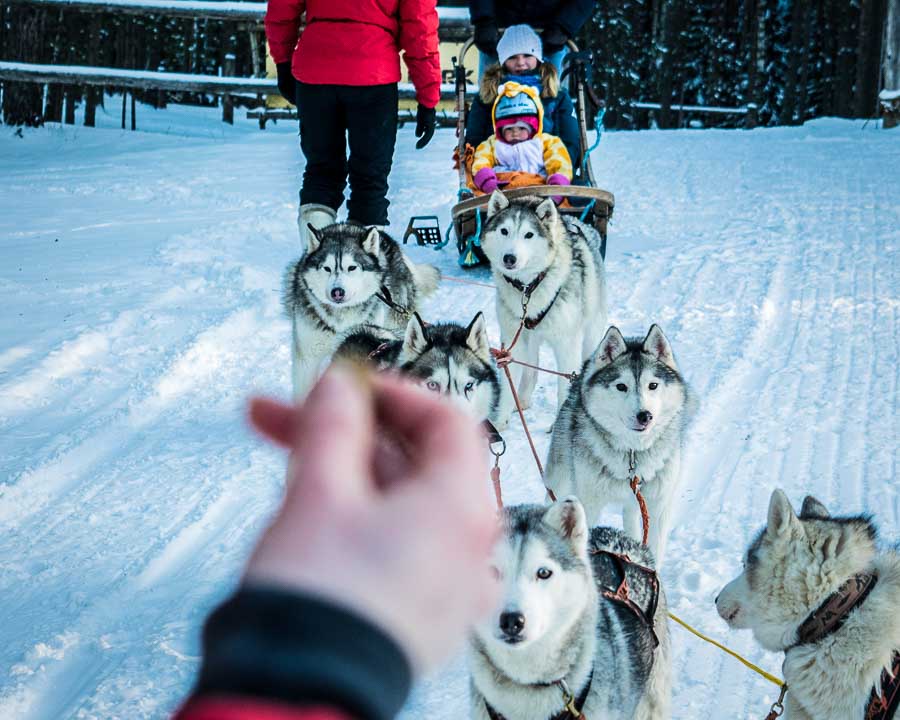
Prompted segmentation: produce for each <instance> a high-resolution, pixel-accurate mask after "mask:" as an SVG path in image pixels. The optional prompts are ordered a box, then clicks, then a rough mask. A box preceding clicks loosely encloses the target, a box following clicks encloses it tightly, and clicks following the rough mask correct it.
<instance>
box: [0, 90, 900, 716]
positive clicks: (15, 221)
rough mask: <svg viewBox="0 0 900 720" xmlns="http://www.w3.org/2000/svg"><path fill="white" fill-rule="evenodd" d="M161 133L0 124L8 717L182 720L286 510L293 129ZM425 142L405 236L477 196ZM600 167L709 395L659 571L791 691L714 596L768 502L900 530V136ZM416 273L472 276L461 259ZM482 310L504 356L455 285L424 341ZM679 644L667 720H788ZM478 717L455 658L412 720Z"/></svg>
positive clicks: (684, 143)
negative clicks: (282, 297) (256, 549)
mask: <svg viewBox="0 0 900 720" xmlns="http://www.w3.org/2000/svg"><path fill="white" fill-rule="evenodd" d="M109 107H111V108H114V107H115V104H114V103H110V105H109ZM140 112H141V113H142V117H141V121H140V123H139V125H140V126H141V127H142V128H144V129H145V131H144V132H137V133H125V132H120V131H119V130H117V129H115V126H116V124H117V121H118V117H116V114H115V111H113V114H112V116H108V117H107V116H104V117H102V118H98V124H99V125H101V127H100V128H98V129H96V130H91V129H86V128H79V127H59V126H55V127H54V126H51V127H47V128H44V129H42V130H37V131H27V132H25V133H24V135H23V136H21V137H19V136H17V135H16V134H15V133H14V132H13V131H12V129H10V128H6V127H0V306H2V308H3V312H2V314H0V618H3V622H2V623H0V718H22V719H23V720H37V719H42V720H57V719H63V718H126V717H128V718H165V717H166V716H167V714H168V713H170V712H171V711H172V710H173V709H174V708H175V707H176V705H177V703H178V702H179V699H180V698H182V697H183V696H184V694H185V693H186V692H187V691H188V689H189V687H190V684H191V680H192V677H193V675H194V673H195V671H196V669H197V663H198V648H199V629H200V625H201V623H202V620H203V617H204V615H205V614H206V613H207V612H208V610H209V609H210V608H211V607H212V606H213V605H214V604H216V603H217V602H219V601H220V600H221V599H222V598H224V597H225V596H226V595H227V594H228V593H229V592H230V591H231V590H232V589H233V587H234V585H235V582H236V581H237V579H238V577H239V574H240V571H241V567H242V562H243V559H244V557H245V556H246V554H247V551H248V548H249V547H250V545H251V544H252V542H253V540H254V538H255V536H256V534H257V533H258V532H259V530H260V528H261V527H262V525H263V523H264V522H265V520H266V518H267V516H268V514H269V513H270V512H271V510H272V508H273V506H274V504H275V503H276V502H277V499H278V497H279V492H280V488H281V482H282V475H283V470H284V457H283V456H282V455H281V453H279V452H277V451H275V450H272V449H270V448H268V447H266V446H264V445H263V444H262V443H261V442H260V441H259V440H257V439H256V438H255V437H254V436H253V435H252V434H251V433H250V432H249V431H248V429H247V427H246V425H245V423H244V420H243V413H244V407H245V400H246V398H247V396H248V395H249V394H250V393H252V392H266V393H272V394H276V395H280V396H287V395H288V393H289V385H290V379H289V363H290V358H289V353H288V339H289V335H290V332H289V326H288V323H287V321H286V320H285V319H284V318H283V317H282V313H281V309H280V305H279V286H280V277H281V272H282V269H283V267H284V265H285V264H286V263H287V261H288V260H290V259H291V258H292V257H293V255H294V253H295V247H296V238H295V233H296V229H295V228H296V226H295V220H294V218H295V212H296V200H297V189H298V178H299V171H300V163H301V160H300V154H299V150H298V149H296V144H297V141H296V128H295V127H294V126H292V125H290V124H288V125H285V124H279V125H277V126H275V127H272V128H271V129H270V130H267V131H265V132H259V131H258V130H256V129H255V126H254V125H252V124H249V123H238V125H237V126H235V127H234V128H230V127H225V126H223V125H222V124H221V123H220V122H218V120H217V118H216V114H217V113H216V111H211V112H210V111H202V110H197V109H184V108H178V107H175V106H173V107H171V108H170V109H169V110H166V111H158V112H154V111H151V110H149V109H141V111H140ZM104 124H105V126H106V129H103V127H102V126H103V125H104ZM413 144H414V138H413V135H412V129H411V128H410V127H407V128H404V129H403V130H401V132H400V136H399V138H398V153H397V156H396V159H395V164H394V171H393V174H392V177H391V188H392V189H391V200H392V206H391V212H392V218H393V225H392V228H391V229H392V231H393V232H394V234H395V235H396V234H399V233H400V232H401V231H402V229H403V227H404V226H405V223H406V220H407V219H408V216H409V215H410V214H438V215H440V216H441V218H442V221H443V222H446V221H447V219H448V218H449V208H450V206H451V205H452V203H453V202H454V200H455V197H456V187H455V173H454V172H453V171H452V170H451V168H450V161H449V155H450V152H451V150H452V147H453V144H454V136H453V134H452V132H449V131H440V130H439V131H438V133H437V135H436V137H435V140H434V141H433V142H432V143H431V145H429V146H428V147H427V148H426V149H425V150H423V151H419V152H417V151H414V150H413V149H412V148H413ZM594 163H595V168H596V170H597V175H598V177H599V178H600V179H601V185H602V186H603V187H605V188H606V189H608V190H610V191H612V192H614V193H615V195H616V200H617V207H616V212H615V217H614V221H613V223H612V225H611V227H610V246H609V248H610V250H609V256H608V262H607V272H608V278H609V287H610V298H609V305H610V320H611V322H614V323H615V324H617V325H618V326H619V327H620V328H622V329H623V331H624V332H626V334H643V333H644V332H645V331H646V329H647V327H648V326H649V324H650V323H651V322H658V323H660V325H661V326H662V328H663V329H664V331H665V332H666V334H667V336H668V337H669V338H670V340H671V341H672V343H673V346H674V348H675V352H676V355H677V357H678V360H679V363H680V365H681V367H682V369H683V370H684V373H685V375H686V376H687V379H688V380H689V381H690V382H691V383H692V384H693V386H694V388H695V390H696V391H697V394H698V395H699V398H700V401H701V409H700V412H699V415H698V417H697V419H696V422H695V423H694V425H693V427H692V430H691V435H690V440H689V445H688V452H687V456H686V458H685V463H684V477H683V485H682V487H681V491H680V492H679V493H678V510H677V518H676V524H675V528H674V530H673V534H672V539H671V543H670V549H669V552H668V560H667V565H666V567H665V569H664V572H663V574H662V576H663V581H664V586H665V588H666V591H667V592H668V596H669V603H670V606H671V609H672V610H673V611H674V612H676V613H677V614H679V615H681V616H682V617H684V618H685V619H687V620H689V621H692V622H693V623H695V624H696V625H698V626H699V627H700V628H702V629H704V630H706V631H707V632H709V633H711V634H713V635H715V636H717V637H719V638H723V639H725V640H726V641H727V642H728V643H729V644H730V645H732V646H733V647H734V648H735V649H736V650H738V651H739V652H742V653H744V654H746V655H747V656H749V657H750V658H751V659H752V660H753V661H755V662H757V663H759V664H761V665H762V666H763V667H765V668H766V669H768V670H770V671H773V672H776V673H777V672H778V671H779V668H780V658H779V657H777V656H775V655H771V654H766V653H763V652H761V651H759V650H758V649H757V648H756V647H755V646H754V644H753V642H752V640H751V638H750V637H749V635H748V634H739V633H729V632H728V631H727V630H726V628H725V626H724V623H723V622H722V621H720V620H719V618H718V617H717V615H716V613H715V608H714V606H713V602H712V601H713V598H714V597H715V595H716V593H717V591H718V590H719V589H720V587H721V586H722V584H723V583H724V582H725V581H726V580H728V579H730V578H731V577H732V576H733V575H734V574H735V572H736V570H737V568H738V567H739V565H740V562H741V553H742V551H743V547H744V545H745V543H746V542H747V541H748V539H749V538H750V537H751V536H752V534H753V533H754V531H755V530H756V528H758V527H759V526H760V525H761V524H762V523H763V521H764V516H765V509H766V504H767V500H768V497H769V493H770V491H771V489H772V488H773V487H776V486H779V487H783V488H784V489H785V490H786V491H787V492H788V494H789V495H790V496H791V498H792V499H793V500H794V501H795V502H796V501H799V500H800V499H802V496H803V495H804V494H805V493H808V492H809V493H813V494H815V495H817V496H818V497H819V498H820V499H821V500H822V501H824V502H825V503H826V504H827V505H828V506H829V507H830V508H831V509H832V510H837V511H840V512H843V513H856V512H863V511H865V512H871V513H874V514H875V516H876V518H877V521H878V522H879V523H880V526H881V530H882V537H883V538H884V539H885V541H886V542H888V541H890V542H893V541H894V539H896V538H897V537H898V534H900V533H898V511H900V503H898V489H897V483H896V472H897V446H898V435H897V384H898V383H897V381H898V375H900V370H898V368H900V363H898V308H900V301H898V294H900V283H898V264H900V263H898V252H897V250H898V240H900V188H898V181H900V171H898V168H900V133H898V132H897V131H888V132H882V131H880V130H878V129H876V128H875V126H874V125H873V124H870V125H869V126H868V127H865V128H864V127H863V125H862V124H861V123H856V122H848V121H838V120H820V121H816V122H813V123H810V124H807V125H806V126H804V127H799V128H776V129H762V130H754V131H750V132H746V131H712V130H709V131H674V132H641V133H609V134H606V135H604V138H603V142H602V143H601V145H600V147H599V149H598V150H597V152H596V154H595V156H594ZM410 252H411V253H412V254H413V255H414V256H415V258H416V259H417V260H419V261H426V260H427V261H431V262H435V263H437V264H438V265H440V266H441V268H442V270H443V271H444V272H445V273H447V274H450V275H457V276H460V275H462V272H461V271H460V270H458V268H457V266H456V262H455V253H453V252H452V251H451V250H450V249H447V250H445V251H443V252H440V253H436V252H434V251H432V250H428V249H422V248H413V249H411V251H410ZM467 277H471V278H475V279H479V280H487V278H488V276H487V274H486V273H484V272H477V273H474V274H470V275H468V276H467ZM478 310H484V311H485V312H486V314H487V316H488V318H489V324H490V330H491V333H492V336H493V338H494V339H497V336H498V332H497V326H496V321H495V314H494V309H493V297H492V292H491V291H490V290H489V289H485V288H481V287H477V286H471V285H460V284H457V283H450V282H447V283H445V284H444V285H443V286H442V288H441V290H440V292H439V293H438V294H437V296H436V297H435V298H433V299H432V300H431V301H430V303H429V305H428V308H427V313H426V318H428V319H432V318H433V319H440V318H447V319H459V320H468V319H470V318H471V317H472V315H474V313H475V312H476V311H478ZM546 359H547V362H548V363H549V362H550V359H549V358H546ZM555 388H556V384H555V382H553V381H550V382H547V381H542V383H541V385H540V387H539V390H538V392H537V394H536V397H535V403H534V407H533V408H532V409H531V410H530V411H529V412H528V417H529V421H530V422H531V423H532V426H533V427H535V428H538V430H539V431H538V432H537V433H536V436H537V441H538V443H539V445H540V447H541V450H542V451H545V450H546V447H547V444H548V440H549V438H548V436H547V435H546V433H543V432H541V431H540V430H541V429H545V428H547V427H548V426H549V424H550V423H551V422H552V419H553V408H554V406H555V393H556V389H555ZM506 435H507V439H508V440H509V441H510V452H508V453H507V454H506V456H504V459H503V460H504V461H503V480H504V484H505V487H504V496H505V498H506V499H507V500H508V501H509V502H519V501H537V500H539V499H540V498H541V496H542V492H541V486H540V484H539V479H538V476H537V472H536V470H535V468H534V465H533V463H532V461H531V460H530V457H529V454H528V451H527V446H526V444H525V441H524V438H523V436H522V434H521V432H519V429H518V425H517V422H516V421H515V420H513V421H512V422H511V423H510V429H509V430H508V431H507V433H506ZM485 482H488V479H487V478H485ZM610 517H611V518H612V517H614V516H612V515H611V516H610ZM672 635H673V638H674V649H675V672H674V678H675V684H676V691H675V697H674V702H673V708H674V715H673V717H674V718H676V719H681V720H688V719H696V718H708V717H713V716H715V717H717V718H758V717H761V716H762V715H763V714H764V713H765V711H766V710H767V709H768V705H769V703H771V701H772V700H773V699H774V696H775V694H774V689H775V688H774V686H772V685H769V684H768V683H767V682H766V681H765V680H763V679H761V678H759V677H757V676H755V675H753V674H751V673H750V672H749V671H747V670H746V669H744V668H743V666H741V665H739V664H738V663H737V662H736V661H734V660H732V659H731V658H728V657H727V656H725V655H723V654H721V653H720V652H719V651H717V650H715V649H714V648H712V647H710V646H707V645H703V644H700V642H699V641H698V640H696V639H694V638H693V637H692V636H689V635H687V633H685V632H684V631H682V630H681V629H680V628H678V627H674V626H673V628H672ZM466 692H467V678H466V674H465V668H464V663H463V660H462V658H461V657H458V658H457V659H456V660H455V661H454V662H452V663H451V664H450V665H449V666H448V668H447V669H445V670H444V671H443V672H441V673H440V674H439V675H437V676H436V677H435V678H432V679H429V680H427V681H425V682H423V683H422V684H421V686H420V687H419V688H417V690H416V692H415V693H414V695H413V697H412V698H411V700H410V703H409V707H408V710H407V712H406V713H405V714H404V719H405V720H413V718H424V717H428V718H433V719H435V720H451V719H454V720H458V719H459V718H462V717H465V715H466V713H467V702H466Z"/></svg>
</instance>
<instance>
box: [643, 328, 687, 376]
mask: <svg viewBox="0 0 900 720" xmlns="http://www.w3.org/2000/svg"><path fill="white" fill-rule="evenodd" d="M641 350H643V351H644V352H645V353H648V354H650V355H652V356H653V357H655V358H656V359H657V360H659V361H660V362H661V363H662V364H663V365H667V366H668V367H670V368H672V369H673V370H677V369H678V365H676V364H675V355H674V354H673V353H672V346H671V345H669V341H668V340H666V336H665V335H663V331H662V330H661V329H660V327H659V325H657V324H656V323H653V325H651V326H650V332H648V333H647V337H645V338H644V345H643V347H641Z"/></svg>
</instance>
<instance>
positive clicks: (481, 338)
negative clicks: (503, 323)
mask: <svg viewBox="0 0 900 720" xmlns="http://www.w3.org/2000/svg"><path fill="white" fill-rule="evenodd" d="M466 347H468V348H469V350H471V351H472V352H473V353H475V354H476V355H477V356H478V357H480V358H481V359H482V360H485V361H489V360H490V359H491V343H490V341H489V340H488V335H487V325H486V324H485V321H484V314H483V313H478V314H477V315H476V316H475V317H474V318H472V322H470V323H469V327H467V328H466Z"/></svg>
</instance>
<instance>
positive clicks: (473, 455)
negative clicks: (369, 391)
mask: <svg viewBox="0 0 900 720" xmlns="http://www.w3.org/2000/svg"><path fill="white" fill-rule="evenodd" d="M373 387H374V395H375V397H374V400H375V414H376V418H377V421H378V426H379V429H382V428H383V429H384V430H385V431H387V432H389V433H392V434H394V435H395V436H396V437H397V438H398V439H399V442H400V443H401V445H402V446H403V447H404V449H405V450H406V451H407V453H408V455H409V456H410V459H411V461H412V462H413V463H414V464H415V465H416V467H417V468H418V469H420V470H421V469H422V468H427V469H428V470H429V471H447V474H449V475H451V476H452V475H455V474H457V473H459V474H460V475H465V476H466V477H468V476H469V475H470V474H471V473H475V474H479V473H480V474H481V475H482V476H483V477H482V479H484V478H486V477H487V475H486V473H487V463H486V460H485V457H484V456H485V453H484V441H483V438H482V437H481V431H480V429H479V428H478V426H477V424H476V423H475V422H474V421H473V420H472V419H471V418H469V417H466V416H465V415H463V413H462V412H461V411H459V410H457V409H456V408H455V407H453V406H452V405H451V404H450V403H449V402H447V401H446V399H444V398H441V397H438V396H436V395H435V394H434V393H429V392H426V391H425V390H422V389H421V388H419V387H418V386H416V385H413V384H412V383H410V382H408V381H405V380H402V379H400V378H396V377H391V376H390V375H389V374H387V373H383V374H381V375H380V376H378V377H377V378H376V379H375V380H374V383H373Z"/></svg>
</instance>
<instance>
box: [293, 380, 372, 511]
mask: <svg viewBox="0 0 900 720" xmlns="http://www.w3.org/2000/svg"><path fill="white" fill-rule="evenodd" d="M373 426H374V422H373V413H372V402H371V392H370V391H369V390H368V389H367V387H366V385H365V381H364V380H363V379H362V376H361V375H360V373H359V372H358V371H357V372H354V371H352V370H350V369H349V368H345V367H334V366H333V367H332V368H330V369H329V370H328V371H327V372H326V373H325V375H324V376H323V377H322V379H321V380H319V382H318V383H317V384H316V386H315V387H314V388H313V389H312V392H310V394H309V397H308V398H307V400H306V402H305V403H304V404H303V407H302V408H301V409H300V411H299V413H298V418H297V421H296V424H295V427H294V438H293V443H292V446H293V448H294V455H293V457H292V459H291V471H290V473H289V475H290V478H289V482H291V483H294V484H296V485H297V490H298V492H300V493H301V494H303V495H306V494H307V493H320V494H323V495H330V496H332V497H339V498H340V499H341V500H344V501H352V500H354V499H360V498H364V497H368V496H369V495H370V493H371V492H372V481H373V478H372V473H371V470H370V462H371V457H372V442H373V440H372V436H373Z"/></svg>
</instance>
